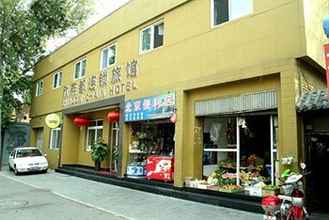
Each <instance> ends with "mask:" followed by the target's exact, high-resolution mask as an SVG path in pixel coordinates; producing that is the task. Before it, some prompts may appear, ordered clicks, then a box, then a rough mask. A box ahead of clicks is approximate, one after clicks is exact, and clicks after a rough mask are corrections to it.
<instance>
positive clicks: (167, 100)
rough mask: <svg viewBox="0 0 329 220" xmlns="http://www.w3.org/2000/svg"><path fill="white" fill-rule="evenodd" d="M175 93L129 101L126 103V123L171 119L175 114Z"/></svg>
mask: <svg viewBox="0 0 329 220" xmlns="http://www.w3.org/2000/svg"><path fill="white" fill-rule="evenodd" d="M175 106H176V96H175V93H168V94H165V95H160V96H151V97H145V98H141V99H136V100H129V101H126V103H125V114H124V120H125V121H126V122H132V121H142V120H151V119H160V118H169V117H171V116H172V115H173V114H174V113H175Z"/></svg>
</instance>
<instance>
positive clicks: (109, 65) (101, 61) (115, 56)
mask: <svg viewBox="0 0 329 220" xmlns="http://www.w3.org/2000/svg"><path fill="white" fill-rule="evenodd" d="M112 47H115V54H114V63H113V64H109V57H107V59H106V67H104V68H103V52H104V50H106V49H108V50H110V49H111V48H112ZM117 54H118V46H117V43H112V44H110V45H108V46H106V47H104V48H103V49H102V50H101V59H100V70H104V69H107V68H109V67H111V66H114V65H115V64H116V63H117ZM108 55H109V54H108Z"/></svg>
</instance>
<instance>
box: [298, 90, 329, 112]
mask: <svg viewBox="0 0 329 220" xmlns="http://www.w3.org/2000/svg"><path fill="white" fill-rule="evenodd" d="M296 109H297V112H308V111H317V110H324V109H329V100H328V93H327V91H326V90H316V91H312V92H307V93H305V94H304V95H302V96H301V97H300V98H299V100H298V102H297V106H296Z"/></svg>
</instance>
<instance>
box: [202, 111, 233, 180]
mask: <svg viewBox="0 0 329 220" xmlns="http://www.w3.org/2000/svg"><path fill="white" fill-rule="evenodd" d="M237 125H238V119H237V118H236V117H223V118H219V117H218V118H217V117H209V118H205V121H204V131H203V132H204V146H203V147H204V149H203V176H210V175H211V174H212V173H213V172H215V171H216V170H217V171H218V169H219V172H222V173H225V175H224V177H225V178H223V181H224V182H225V184H237V185H239V184H240V181H239V178H238V177H239V166H240V164H239V161H240V153H239V138H237V137H239V129H238V126H237Z"/></svg>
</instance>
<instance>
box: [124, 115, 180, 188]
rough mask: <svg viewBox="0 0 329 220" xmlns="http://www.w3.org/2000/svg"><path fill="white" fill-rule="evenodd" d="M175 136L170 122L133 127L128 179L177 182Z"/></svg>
mask: <svg viewBox="0 0 329 220" xmlns="http://www.w3.org/2000/svg"><path fill="white" fill-rule="evenodd" d="M174 135H175V125H174V124H173V123H170V122H167V121H154V122H140V123H133V124H131V140H130V143H129V163H128V166H127V167H128V168H127V175H128V177H132V178H146V179H149V180H153V179H154V180H160V181H166V182H171V181H173V163H174V162H173V158H174V151H175V150H174V146H175V140H174Z"/></svg>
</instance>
